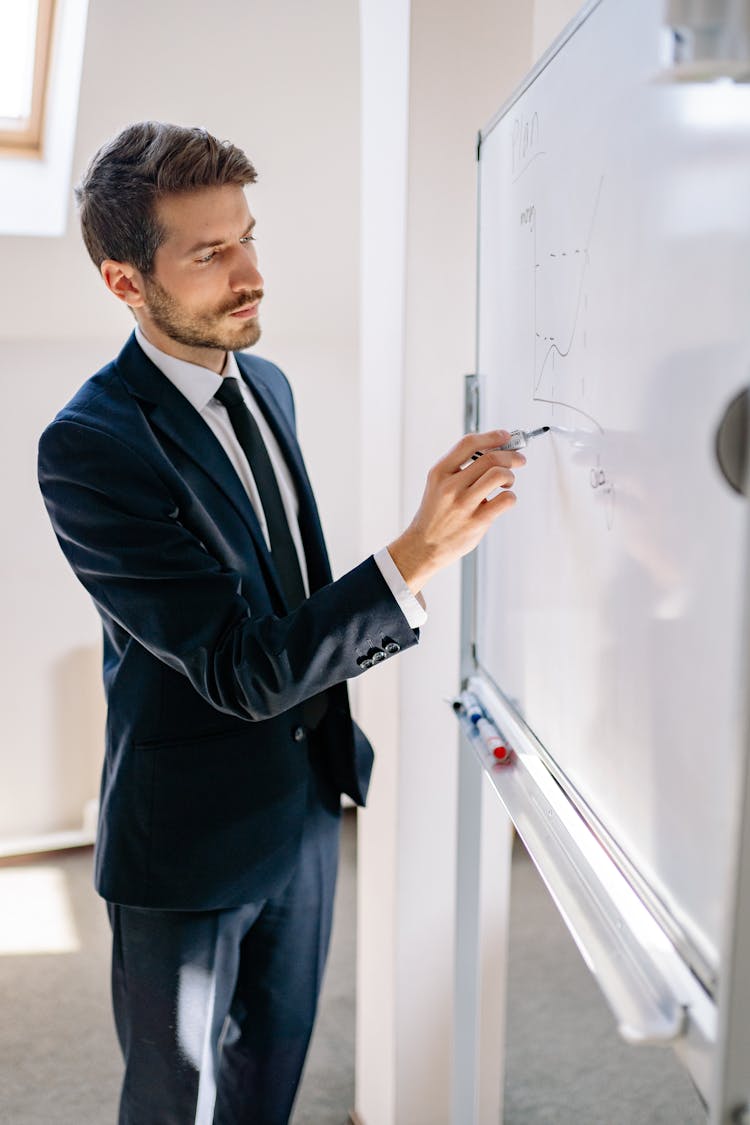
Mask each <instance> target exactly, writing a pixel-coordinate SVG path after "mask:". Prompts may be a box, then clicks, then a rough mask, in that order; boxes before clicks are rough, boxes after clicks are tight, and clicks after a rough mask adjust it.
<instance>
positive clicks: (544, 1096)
mask: <svg viewBox="0 0 750 1125" xmlns="http://www.w3.org/2000/svg"><path fill="white" fill-rule="evenodd" d="M355 815H356V814H355V813H354V811H353V810H349V811H347V812H346V813H345V814H344V829H343V836H342V863H341V872H340V878H339V885H338V892H337V899H336V913H335V919H334V930H333V938H332V947H331V955H330V959H329V965H328V971H327V973H326V979H325V984H324V989H323V995H322V997H321V1008H320V1016H319V1020H318V1025H317V1029H316V1032H315V1036H314V1038H313V1043H312V1046H311V1049H310V1055H309V1058H308V1063H307V1066H306V1069H305V1075H304V1078H303V1083H302V1087H301V1089H300V1094H299V1098H298V1102H297V1106H296V1109H295V1114H294V1117H293V1125H346V1122H347V1110H348V1109H349V1108H350V1107H351V1106H352V1105H353V1102H354V983H355V967H354V949H355V863H356V820H355ZM91 861H92V856H91V852H90V850H82V851H72V852H66V853H59V854H57V855H53V856H44V857H39V858H37V859H34V860H27V861H24V862H16V863H13V864H11V863H9V862H7V861H6V862H3V863H0V889H1V888H2V884H3V876H4V873H5V872H7V871H11V872H17V871H23V870H28V869H34V868H36V869H38V868H42V867H44V868H53V869H56V870H58V871H59V872H61V873H62V877H63V880H64V883H63V885H64V887H65V889H66V891H67V895H68V898H69V901H70V903H71V907H72V914H73V918H74V922H75V929H76V931H77V933H78V937H79V941H80V949H79V950H78V951H76V952H68V953H57V954H50V953H37V954H33V955H31V954H26V955H21V954H12V955H5V956H2V955H0V1125H113V1123H114V1122H115V1120H116V1106H117V1097H118V1089H119V1083H120V1074H121V1064H120V1058H119V1053H118V1047H117V1043H116V1040H115V1036H114V1031H113V1028H112V1020H111V1015H110V1006H109V994H108V979H109V927H108V924H107V919H106V915H105V912H104V907H103V904H102V903H101V902H100V900H99V899H98V898H97V896H96V895H95V893H94V892H93V890H92V887H91ZM0 903H2V898H1V896H0ZM5 905H6V909H7V902H6V904H5ZM2 929H3V917H2V913H0V935H2ZM508 1021H509V1027H508V1058H507V1068H506V1074H507V1082H506V1093H505V1118H504V1121H505V1125H552V1123H554V1125H704V1123H705V1115H704V1113H703V1111H702V1108H701V1104H700V1101H699V1099H698V1098H697V1096H696V1094H695V1093H694V1091H693V1088H692V1086H691V1083H690V1081H689V1078H688V1077H687V1075H686V1073H685V1072H684V1071H683V1070H682V1069H681V1068H680V1067H679V1065H678V1064H677V1063H676V1062H675V1060H674V1059H673V1057H672V1056H671V1054H670V1053H669V1052H668V1051H664V1050H661V1049H657V1048H638V1049H636V1048H633V1047H628V1046H627V1045H626V1044H624V1043H623V1042H622V1041H621V1040H620V1039H619V1038H618V1036H617V1034H616V1032H615V1030H614V1023H613V1020H612V1017H611V1015H610V1013H609V1010H608V1009H607V1007H606V1005H605V1004H604V1001H603V1000H602V998H601V995H600V993H599V991H598V989H597V986H596V984H595V983H594V981H593V979H592V978H591V976H590V975H589V973H588V971H587V969H586V968H585V966H584V964H583V961H582V960H581V957H580V955H579V953H578V951H577V949H576V948H575V946H574V944H573V942H572V940H571V939H570V937H569V935H568V933H567V931H566V930H565V927H564V925H563V924H562V922H561V920H560V918H559V916H558V914H557V911H556V910H555V908H554V906H553V905H552V902H551V900H550V899H549V896H548V894H547V892H546V890H545V888H544V887H543V885H542V884H541V882H540V880H539V878H538V876H537V875H536V872H535V871H534V868H533V866H532V864H531V863H530V861H529V859H528V857H527V856H526V853H525V852H524V851H523V849H522V848H521V847H520V845H517V846H516V850H515V855H514V864H513V905H512V919H511V955H510V998H509V1013H508ZM373 1125H376V1123H373ZM403 1125H409V1123H408V1122H405V1123H403Z"/></svg>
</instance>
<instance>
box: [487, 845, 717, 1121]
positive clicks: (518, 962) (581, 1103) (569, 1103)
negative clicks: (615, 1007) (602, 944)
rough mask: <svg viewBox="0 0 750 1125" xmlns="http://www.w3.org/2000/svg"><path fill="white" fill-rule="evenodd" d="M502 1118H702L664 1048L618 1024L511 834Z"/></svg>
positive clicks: (681, 1073)
mask: <svg viewBox="0 0 750 1125" xmlns="http://www.w3.org/2000/svg"><path fill="white" fill-rule="evenodd" d="M504 1122H505V1125H705V1123H706V1114H705V1112H704V1110H703V1108H702V1103H701V1101H700V1099H699V1097H698V1095H697V1094H696V1092H695V1090H694V1088H693V1085H692V1082H691V1080H690V1078H689V1076H688V1074H687V1071H685V1070H684V1069H683V1068H682V1067H681V1066H680V1064H679V1063H678V1062H677V1061H676V1059H675V1057H674V1055H673V1054H672V1052H671V1051H670V1050H669V1049H667V1048H663V1047H632V1046H629V1045H628V1044H627V1043H625V1042H624V1041H623V1040H622V1039H621V1038H620V1036H619V1035H618V1034H617V1031H616V1029H615V1024H614V1020H613V1017H612V1015H611V1013H610V1010H609V1008H608V1007H607V1005H606V1003H605V1001H604V999H603V997H602V994H601V992H600V991H599V988H598V985H597V984H596V983H595V981H594V978H593V977H592V975H591V974H590V972H589V971H588V969H587V968H586V966H585V964H584V962H583V959H582V957H581V955H580V953H579V952H578V949H577V948H576V946H575V943H574V942H573V939H572V938H571V937H570V935H569V933H568V931H567V929H566V928H565V925H564V923H563V921H562V919H561V917H560V915H559V913H558V911H557V909H556V907H555V906H554V904H553V902H552V899H551V898H550V896H549V894H548V892H547V889H546V887H545V886H544V884H543V883H542V882H541V880H540V878H539V876H538V875H537V872H536V870H535V868H534V866H533V864H532V863H531V861H530V860H529V858H528V855H527V853H526V852H525V850H524V848H523V846H522V845H521V844H520V842H519V841H518V840H516V845H515V849H514V856H513V875H512V891H511V931H510V958H509V997H508V1027H507V1055H506V1083H505V1113H504Z"/></svg>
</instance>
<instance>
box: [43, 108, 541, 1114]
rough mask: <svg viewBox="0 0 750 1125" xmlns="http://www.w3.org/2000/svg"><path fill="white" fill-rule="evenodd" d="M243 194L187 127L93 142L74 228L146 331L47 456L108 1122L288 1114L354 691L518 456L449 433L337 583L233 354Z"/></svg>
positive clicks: (247, 232) (281, 409)
mask: <svg viewBox="0 0 750 1125" xmlns="http://www.w3.org/2000/svg"><path fill="white" fill-rule="evenodd" d="M254 180H255V171H254V169H253V167H252V165H251V163H250V162H249V161H248V159H247V157H246V156H245V155H244V153H242V152H241V151H240V150H239V149H237V148H236V147H235V146H233V145H231V144H229V143H227V142H221V143H220V142H218V141H217V140H216V139H215V138H213V137H212V136H210V135H209V134H207V133H206V132H205V131H204V130H201V129H188V128H180V127H177V126H172V125H164V124H160V123H156V122H146V123H142V124H138V125H133V126H131V127H129V128H127V129H125V130H124V131H123V132H122V133H121V134H120V135H119V136H117V137H115V138H114V139H113V140H112V141H110V142H109V143H108V144H106V145H105V146H104V147H103V148H102V149H101V150H100V151H99V152H98V153H97V154H96V156H95V157H94V158H93V160H92V162H91V164H90V166H89V168H88V170H87V171H86V173H85V175H84V177H83V180H82V182H81V184H80V186H79V188H78V189H77V193H76V194H77V199H78V204H79V209H80V217H81V226H82V232H83V237H84V240H85V242H86V246H87V249H88V251H89V253H90V255H91V257H92V259H93V261H94V264H95V265H96V266H97V268H98V269H99V271H100V273H101V276H102V278H103V280H104V282H105V284H106V286H107V288H108V289H109V290H110V292H111V293H112V294H114V296H115V297H117V298H118V299H119V300H120V301H122V302H123V303H124V304H125V305H127V306H128V307H129V308H130V309H131V311H132V313H133V315H134V317H135V320H136V329H135V332H134V334H133V335H132V336H131V337H130V339H129V340H128V341H127V343H126V344H125V346H124V348H123V350H122V351H121V352H120V354H119V356H118V357H117V358H116V359H115V360H114V361H113V362H112V363H110V364H108V365H107V366H106V367H104V368H103V369H102V370H101V371H100V372H98V373H97V374H96V375H94V376H93V377H92V378H91V379H89V380H88V382H87V383H85V384H84V386H83V387H82V388H81V390H80V391H79V392H78V393H77V394H76V396H75V397H74V398H73V399H72V401H71V402H70V403H69V404H68V405H67V406H66V407H65V408H64V409H63V410H62V411H61V412H60V414H59V415H58V416H57V418H56V419H55V420H54V421H53V422H52V424H51V425H50V426H49V427H48V428H47V430H46V431H45V433H44V434H43V436H42V439H41V442H40V453H39V479H40V485H41V488H42V492H43V494H44V499H45V503H46V505H47V508H48V511H49V514H50V518H51V520H52V524H53V526H54V529H55V532H56V534H57V536H58V539H59V541H60V544H61V547H62V549H63V551H64V553H65V555H66V557H67V559H68V561H69V563H70V564H71V566H72V567H73V569H74V571H75V573H76V575H77V576H78V578H79V579H80V580H81V582H82V583H83V585H84V586H85V587H86V589H87V590H88V591H89V593H90V594H91V596H92V598H93V600H94V603H95V605H96V607H97V610H98V611H99V614H100V615H101V618H102V625H103V630H104V681H105V687H106V691H107V699H108V716H107V735H106V756H105V762H104V768H103V775H102V787H101V801H100V821H99V830H98V835H97V844H96V859H95V867H96V886H97V889H98V890H99V892H100V893H101V894H102V895H103V897H104V898H105V899H106V900H107V903H108V909H109V915H110V921H111V925H112V931H113V962H112V986H113V1001H114V1011H115V1020H116V1025H117V1031H118V1037H119V1040H120V1044H121V1047H122V1051H123V1056H124V1060H125V1077H124V1083H123V1089H122V1096H121V1103H120V1122H121V1125H188V1123H189V1122H197V1123H201V1125H205V1123H209V1122H215V1123H217V1125H239V1123H240V1122H242V1123H246V1122H252V1123H253V1125H280V1123H282V1122H286V1121H287V1120H288V1117H289V1114H290V1112H291V1107H292V1102H293V1100H294V1095H295V1091H296V1088H297V1084H298V1081H299V1077H300V1072H301V1069H302V1065H303V1062H304V1058H305V1052H306V1050H307V1045H308V1042H309V1038H310V1033H311V1029H312V1024H313V1019H314V1014H315V1008H316V1004H317V998H318V991H319V987H320V981H321V976H322V971H323V965H324V963H325V957H326V952H327V947H328V938H329V933H330V925H331V912H332V904H333V891H334V883H335V876H336V864H337V853H338V828H339V815H340V795H341V793H342V792H343V793H348V794H349V795H350V796H351V797H352V798H353V800H354V801H356V802H357V803H359V804H363V803H364V800H365V796H366V791H367V785H368V780H369V773H370V766H371V761H372V752H371V749H370V747H369V744H368V743H367V740H366V739H365V738H364V736H363V735H362V734H361V732H360V731H358V730H357V728H356V727H355V726H354V724H353V723H352V720H351V718H350V714H349V706H348V700H347V693H346V686H345V681H346V680H347V679H348V678H350V677H352V676H356V675H359V674H361V673H362V672H364V671H366V670H367V669H368V668H369V667H371V666H372V665H373V664H376V663H378V662H380V661H381V660H384V659H387V658H389V657H390V656H393V655H395V654H396V653H398V652H399V651H401V650H402V649H405V648H408V647H409V646H411V645H413V644H415V643H416V641H417V639H418V632H417V628H418V626H419V625H420V624H421V623H422V621H423V619H424V610H423V603H422V604H420V601H419V600H418V596H419V594H420V591H421V588H422V586H423V585H424V583H425V582H426V581H427V579H428V578H429V577H430V575H431V574H433V573H435V571H437V570H439V569H440V568H441V567H443V566H446V565H447V564H448V563H450V562H451V561H453V560H454V559H456V558H458V557H460V556H461V555H463V554H465V553H466V552H467V551H469V550H471V549H472V548H473V547H474V546H475V545H476V543H477V542H478V541H479V539H480V538H481V536H482V535H483V534H484V532H485V531H486V530H487V528H488V527H489V525H490V523H491V522H492V520H493V519H494V518H495V517H496V516H497V515H498V514H499V513H500V512H502V511H504V510H505V509H506V508H507V507H509V506H510V505H511V504H512V503H513V501H514V496H513V494H512V493H511V492H509V491H508V488H509V486H510V485H511V483H512V481H513V473H512V471H511V468H512V466H514V465H520V464H522V463H523V458H522V456H521V455H520V454H515V453H506V452H499V453H498V452H492V451H491V449H492V447H493V446H497V445H499V444H500V443H501V442H502V440H503V438H504V437H505V436H507V435H506V433H505V431H499V432H497V431H496V432H492V433H488V434H480V435H475V434H474V435H470V436H469V437H467V438H465V439H464V440H463V441H461V442H459V444H458V445H457V446H456V447H455V449H453V450H452V451H451V452H450V453H449V454H448V455H447V456H446V457H445V458H444V459H443V460H442V461H440V462H439V463H438V464H437V465H436V466H435V468H434V469H433V470H432V471H431V472H430V474H429V477H428V483H427V488H426V491H425V494H424V498H423V501H422V504H421V506H420V508H419V511H418V512H417V514H416V516H415V518H414V520H413V522H412V523H411V525H410V526H409V527H408V528H407V530H406V531H405V532H404V533H403V534H402V535H400V536H399V537H398V538H397V539H396V540H394V542H393V543H391V544H390V546H389V547H387V548H383V549H381V550H380V551H379V552H378V553H377V555H375V556H374V557H370V558H369V559H366V560H365V561H364V562H363V563H361V564H360V565H359V566H357V567H355V569H354V570H352V571H351V572H350V573H349V574H346V575H344V576H343V577H342V578H339V579H338V580H337V581H332V576H331V572H330V569H329V565H328V560H327V556H326V550H325V545H324V542H323V535H322V531H321V528H320V523H319V520H318V515H317V512H316V509H315V502H314V500H313V495H312V491H311V488H310V483H309V481H308V478H307V475H306V473H305V468H304V465H303V462H302V457H301V454H300V450H299V447H298V445H297V442H296V438H295V433H294V407H293V401H292V395H291V391H290V389H289V385H288V384H287V382H286V379H285V377H284V375H283V374H282V373H281V371H280V370H279V369H278V368H277V367H275V366H274V365H273V364H271V363H269V362H267V361H266V360H262V359H259V358H257V357H255V356H249V355H244V354H241V349H243V348H247V347H250V346H251V345H253V344H255V342H256V341H257V340H258V338H259V336H260V326H259V307H260V303H261V301H262V299H263V279H262V277H261V274H260V273H259V270H258V261H257V256H256V252H255V248H254V246H253V233H252V232H253V226H254V220H253V218H252V216H251V214H250V211H249V209H248V203H247V199H246V196H245V191H244V188H245V187H246V185H248V184H251V183H253V182H254ZM477 449H479V450H488V451H490V452H487V453H486V455H485V456H483V457H481V458H479V459H478V460H476V461H474V462H472V464H471V465H470V466H469V467H468V468H466V469H465V470H463V471H461V469H460V466H461V465H462V464H463V463H464V462H465V461H466V460H467V458H468V457H469V456H470V455H471V453H472V452H473V451H474V450H477ZM498 489H499V490H500V491H499V493H498ZM494 493H497V495H494V496H493V494H494Z"/></svg>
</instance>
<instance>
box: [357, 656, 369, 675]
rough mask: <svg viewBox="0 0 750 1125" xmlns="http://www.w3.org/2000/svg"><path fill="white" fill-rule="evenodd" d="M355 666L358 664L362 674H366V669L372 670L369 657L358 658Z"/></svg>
mask: <svg viewBox="0 0 750 1125" xmlns="http://www.w3.org/2000/svg"><path fill="white" fill-rule="evenodd" d="M357 664H359V666H360V668H361V669H362V671H363V672H366V671H367V669H368V668H372V660H371V659H370V657H369V656H360V658H359V660H358V661H357Z"/></svg>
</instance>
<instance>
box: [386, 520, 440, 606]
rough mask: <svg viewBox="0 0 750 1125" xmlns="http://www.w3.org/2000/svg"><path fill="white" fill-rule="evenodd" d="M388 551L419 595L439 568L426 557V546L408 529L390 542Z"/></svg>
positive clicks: (415, 593)
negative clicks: (418, 542) (416, 540)
mask: <svg viewBox="0 0 750 1125" xmlns="http://www.w3.org/2000/svg"><path fill="white" fill-rule="evenodd" d="M388 552H389V554H390V556H391V558H392V559H393V561H394V563H395V564H396V566H397V567H398V569H399V571H400V572H401V574H402V576H403V579H404V582H405V583H406V585H407V586H408V587H409V589H410V590H411V592H412V594H413V595H414V597H415V598H416V597H418V596H419V594H420V592H421V590H422V587H423V586H424V585H425V583H426V582H427V580H428V579H429V578H430V577H431V575H432V574H433V573H434V571H435V570H436V569H437V568H436V567H435V566H434V564H433V565H432V566H431V565H430V563H429V561H428V560H427V559H426V558H425V551H424V548H423V547H422V546H421V545H418V544H417V543H415V541H414V537H413V535H412V534H411V533H410V532H409V530H408V529H407V530H406V531H404V532H403V533H402V534H401V535H399V537H398V538H397V539H394V540H393V542H392V543H389V544H388Z"/></svg>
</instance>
